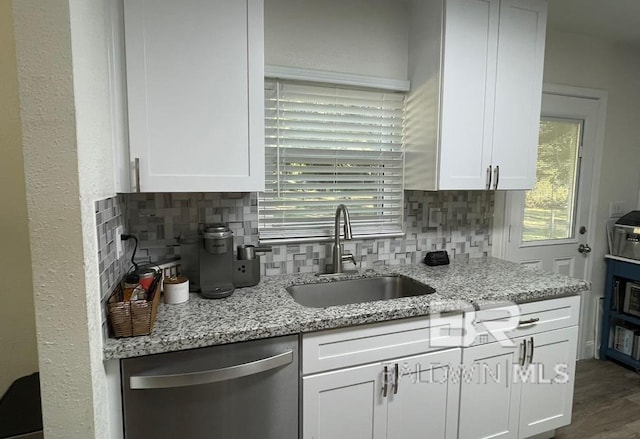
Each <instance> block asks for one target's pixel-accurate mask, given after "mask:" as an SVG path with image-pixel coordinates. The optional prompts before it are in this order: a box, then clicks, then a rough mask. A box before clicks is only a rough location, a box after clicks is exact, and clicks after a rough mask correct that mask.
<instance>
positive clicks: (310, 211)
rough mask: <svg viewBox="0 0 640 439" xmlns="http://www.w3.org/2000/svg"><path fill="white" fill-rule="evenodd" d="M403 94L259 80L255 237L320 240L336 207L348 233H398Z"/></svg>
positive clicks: (327, 232)
mask: <svg viewBox="0 0 640 439" xmlns="http://www.w3.org/2000/svg"><path fill="white" fill-rule="evenodd" d="M404 101H405V94H403V93H395V92H388V91H374V90H370V89H368V90H364V89H357V88H344V87H337V86H329V85H316V84H309V83H303V82H294V81H283V80H266V81H265V136H266V139H265V154H266V157H265V163H266V172H265V179H266V184H265V192H264V193H262V194H261V195H260V198H259V207H258V214H259V235H260V239H261V240H268V239H281V238H291V239H295V238H298V239H299V238H312V239H317V238H323V237H331V236H333V233H334V214H335V210H336V207H337V206H338V204H340V203H344V204H345V205H346V206H347V208H348V209H349V213H350V217H351V224H352V227H353V233H354V235H356V236H374V235H383V234H399V233H401V232H402V212H403V168H404V162H403V161H404V156H403V153H402V134H403V117H404Z"/></svg>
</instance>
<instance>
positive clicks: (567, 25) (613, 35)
mask: <svg viewBox="0 0 640 439" xmlns="http://www.w3.org/2000/svg"><path fill="white" fill-rule="evenodd" d="M548 27H549V28H551V29H556V30H564V31H568V32H576V33H581V34H586V35H592V36H596V37H600V38H604V39H607V40H612V41H616V42H620V43H627V44H634V45H638V46H640V0H549V21H548Z"/></svg>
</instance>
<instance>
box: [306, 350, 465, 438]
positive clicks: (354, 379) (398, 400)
mask: <svg viewBox="0 0 640 439" xmlns="http://www.w3.org/2000/svg"><path fill="white" fill-rule="evenodd" d="M460 352H461V350H460V349H459V348H455V349H447V350H443V351H436V352H430V353H426V354H421V355H415V356H410V357H404V358H398V359H392V360H388V361H380V362H376V363H371V364H366V365H363V366H357V367H350V368H344V369H339V370H334V371H330V372H324V373H319V374H316V375H311V376H306V377H304V378H303V380H302V391H303V398H302V412H303V435H302V437H303V438H304V439H343V438H344V439H358V438H360V439H374V438H375V439H384V438H389V439H427V438H429V439H431V438H434V439H436V438H442V439H455V438H456V437H457V419H458V393H459V384H458V383H454V382H453V381H452V380H451V379H450V378H451V374H452V371H453V369H457V367H458V364H459V363H460V356H461V353H460Z"/></svg>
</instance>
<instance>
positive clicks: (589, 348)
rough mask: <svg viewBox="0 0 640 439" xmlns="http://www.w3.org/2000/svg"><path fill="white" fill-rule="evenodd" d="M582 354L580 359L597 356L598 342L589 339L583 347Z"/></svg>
mask: <svg viewBox="0 0 640 439" xmlns="http://www.w3.org/2000/svg"><path fill="white" fill-rule="evenodd" d="M582 354H583V355H582V356H581V357H580V358H579V359H580V360H588V359H590V358H595V356H596V344H595V342H594V341H593V340H591V341H588V342H586V343H585V344H584V347H583V348H582Z"/></svg>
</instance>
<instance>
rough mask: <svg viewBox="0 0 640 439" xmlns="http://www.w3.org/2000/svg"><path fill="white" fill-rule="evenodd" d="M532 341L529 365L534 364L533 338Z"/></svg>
mask: <svg viewBox="0 0 640 439" xmlns="http://www.w3.org/2000/svg"><path fill="white" fill-rule="evenodd" d="M530 340H531V351H529V364H531V363H533V337H531V339H530ZM525 343H526V342H525Z"/></svg>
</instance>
